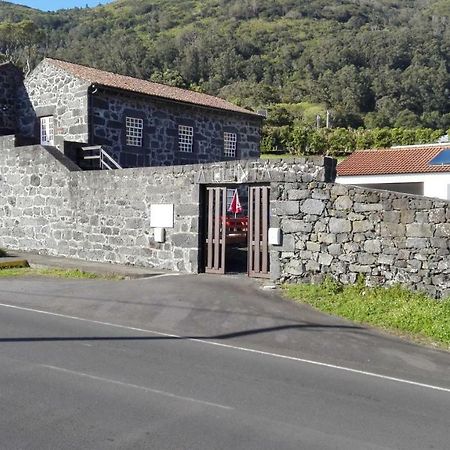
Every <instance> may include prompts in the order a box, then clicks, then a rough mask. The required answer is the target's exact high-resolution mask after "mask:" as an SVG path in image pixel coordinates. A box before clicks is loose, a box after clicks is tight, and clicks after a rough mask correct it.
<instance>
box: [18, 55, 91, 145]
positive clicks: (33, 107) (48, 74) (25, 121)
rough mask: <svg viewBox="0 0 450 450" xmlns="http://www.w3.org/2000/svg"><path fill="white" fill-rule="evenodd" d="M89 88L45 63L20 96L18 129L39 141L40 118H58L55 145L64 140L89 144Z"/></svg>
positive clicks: (28, 79)
mask: <svg viewBox="0 0 450 450" xmlns="http://www.w3.org/2000/svg"><path fill="white" fill-rule="evenodd" d="M88 87H89V83H87V82H86V81H81V80H78V79H77V78H74V77H72V76H70V75H69V74H67V73H66V72H64V71H63V70H61V69H58V68H56V67H55V66H53V65H51V64H48V63H41V64H40V65H39V66H38V67H37V68H36V69H35V70H34V71H33V72H32V73H31V74H30V75H29V76H28V77H27V78H26V79H25V82H24V84H23V85H22V87H21V89H20V91H19V96H18V122H19V123H18V129H19V132H20V134H21V135H23V136H26V137H34V138H35V139H36V142H38V141H39V136H40V131H39V119H40V118H41V117H45V116H53V117H54V119H55V145H56V147H57V148H58V149H59V150H61V151H62V150H63V149H64V141H65V140H66V141H74V142H82V143H87V142H88V113H87V111H88Z"/></svg>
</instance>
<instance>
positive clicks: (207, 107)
mask: <svg viewBox="0 0 450 450" xmlns="http://www.w3.org/2000/svg"><path fill="white" fill-rule="evenodd" d="M72 75H73V76H76V75H74V74H72ZM76 78H79V79H84V78H81V77H79V76H76ZM85 81H88V82H89V83H91V86H97V87H101V88H102V89H106V90H111V91H118V92H126V93H128V94H133V95H139V96H141V97H146V98H152V99H155V100H159V101H163V102H169V103H176V104H181V105H189V106H194V107H196V108H203V109H208V110H213V111H220V112H225V113H234V114H240V115H243V116H251V117H252V118H254V119H259V120H261V122H262V121H263V120H264V116H262V115H260V114H257V113H254V112H252V111H248V112H246V111H236V110H233V109H226V108H219V107H214V106H208V105H200V104H199V103H194V102H188V101H183V100H176V99H173V98H168V97H162V96H159V95H152V94H146V93H144V92H136V91H132V90H130V89H123V88H118V87H115V86H108V85H106V84H101V83H95V82H92V80H85Z"/></svg>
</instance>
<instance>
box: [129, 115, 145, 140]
mask: <svg viewBox="0 0 450 450" xmlns="http://www.w3.org/2000/svg"><path fill="white" fill-rule="evenodd" d="M143 133H144V119H138V118H137V117H127V119H126V137H127V139H126V143H127V145H130V146H132V147H142V136H143Z"/></svg>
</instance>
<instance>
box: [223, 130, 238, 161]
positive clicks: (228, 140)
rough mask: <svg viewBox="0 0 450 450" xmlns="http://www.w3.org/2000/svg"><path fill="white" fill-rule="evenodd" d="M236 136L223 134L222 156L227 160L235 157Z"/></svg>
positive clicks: (234, 134)
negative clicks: (226, 157)
mask: <svg viewBox="0 0 450 450" xmlns="http://www.w3.org/2000/svg"><path fill="white" fill-rule="evenodd" d="M236 147H237V134H236V133H226V132H225V133H223V154H224V155H225V156H228V157H229V158H235V157H236Z"/></svg>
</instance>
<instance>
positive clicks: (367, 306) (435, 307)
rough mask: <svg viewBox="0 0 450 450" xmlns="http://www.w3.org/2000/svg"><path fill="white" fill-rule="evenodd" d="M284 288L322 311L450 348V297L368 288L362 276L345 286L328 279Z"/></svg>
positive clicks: (290, 295)
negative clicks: (438, 298)
mask: <svg viewBox="0 0 450 450" xmlns="http://www.w3.org/2000/svg"><path fill="white" fill-rule="evenodd" d="M284 290H285V293H286V296H287V297H288V298H290V299H293V300H295V301H297V302H301V303H307V304H309V305H312V306H314V307H315V308H317V309H319V310H320V311H323V312H327V313H330V314H333V315H336V316H340V317H344V318H346V319H350V320H352V321H354V322H359V323H363V324H369V325H372V326H375V327H378V328H381V329H383V330H387V331H390V332H394V333H395V334H401V335H403V336H408V337H410V338H413V339H415V340H417V341H420V342H427V343H430V344H434V345H438V346H441V347H443V348H447V349H450V298H447V299H445V300H434V299H432V298H430V297H428V296H427V295H425V294H422V293H416V292H410V291H408V290H406V289H404V288H402V287H400V286H393V287H389V288H383V287H374V288H368V287H366V286H365V285H364V282H363V281H361V280H359V281H358V282H357V283H356V284H354V285H346V286H343V285H341V284H340V283H338V282H336V281H334V280H330V279H327V280H325V281H324V282H323V283H322V284H318V285H311V284H298V285H285V286H284Z"/></svg>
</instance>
